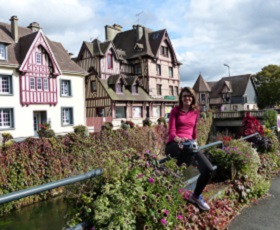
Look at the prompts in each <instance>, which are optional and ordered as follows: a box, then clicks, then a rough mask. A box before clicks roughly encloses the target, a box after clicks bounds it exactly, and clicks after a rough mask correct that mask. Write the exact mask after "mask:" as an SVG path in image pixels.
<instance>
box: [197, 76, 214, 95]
mask: <svg viewBox="0 0 280 230" xmlns="http://www.w3.org/2000/svg"><path fill="white" fill-rule="evenodd" d="M193 90H194V91H195V92H211V89H210V87H209V85H208V84H207V82H206V81H205V80H204V79H203V77H202V75H201V74H199V76H198V78H197V80H196V82H195V84H194V86H193Z"/></svg>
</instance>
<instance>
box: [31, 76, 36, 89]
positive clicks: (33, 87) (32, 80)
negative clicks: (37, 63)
mask: <svg viewBox="0 0 280 230" xmlns="http://www.w3.org/2000/svg"><path fill="white" fill-rule="evenodd" d="M30 90H35V78H34V77H31V78H30Z"/></svg>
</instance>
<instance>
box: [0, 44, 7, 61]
mask: <svg viewBox="0 0 280 230" xmlns="http://www.w3.org/2000/svg"><path fill="white" fill-rule="evenodd" d="M0 60H7V48H6V46H5V45H4V44H0Z"/></svg>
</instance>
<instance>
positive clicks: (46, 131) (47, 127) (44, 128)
mask: <svg viewBox="0 0 280 230" xmlns="http://www.w3.org/2000/svg"><path fill="white" fill-rule="evenodd" d="M39 127H40V129H39V130H38V131H37V133H38V136H39V137H40V138H43V137H45V138H51V137H54V136H55V133H54V131H53V130H52V129H51V124H50V123H44V124H39Z"/></svg>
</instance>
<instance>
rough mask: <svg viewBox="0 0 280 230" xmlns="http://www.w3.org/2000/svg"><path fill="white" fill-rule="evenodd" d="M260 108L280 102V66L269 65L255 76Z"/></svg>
mask: <svg viewBox="0 0 280 230" xmlns="http://www.w3.org/2000/svg"><path fill="white" fill-rule="evenodd" d="M254 82H255V86H256V90H257V94H258V106H259V108H265V107H270V108H271V107H273V106H275V105H278V104H280V66H278V65H268V66H265V67H263V68H262V70H261V71H260V72H258V73H257V74H256V75H255V76H254Z"/></svg>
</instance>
